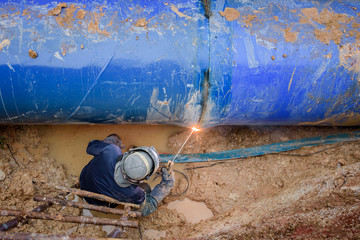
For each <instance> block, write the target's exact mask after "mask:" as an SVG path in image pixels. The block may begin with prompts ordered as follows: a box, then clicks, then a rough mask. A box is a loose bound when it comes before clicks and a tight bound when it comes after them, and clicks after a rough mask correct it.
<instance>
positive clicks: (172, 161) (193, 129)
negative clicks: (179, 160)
mask: <svg viewBox="0 0 360 240" xmlns="http://www.w3.org/2000/svg"><path fill="white" fill-rule="evenodd" d="M195 130H196V128H192V131H191V133H190V134H189V136H188V137H187V139H186V140H185V142H184V144H183V145H182V146H181V148H180V149H179V151H178V152H177V153H176V155H175V157H174V158H173V160H171V161H170V163H174V162H175V159H176V157H177V156H178V155H179V153H180V152H181V150H182V149H183V147H184V146H185V144H186V143H187V141H188V140H189V138H190V137H191V135H192V134H193V132H194V131H195Z"/></svg>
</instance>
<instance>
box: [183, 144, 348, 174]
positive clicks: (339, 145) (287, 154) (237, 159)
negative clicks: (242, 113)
mask: <svg viewBox="0 0 360 240" xmlns="http://www.w3.org/2000/svg"><path fill="white" fill-rule="evenodd" d="M353 142H354V141H349V142H343V143H340V144H338V145H336V146H332V147H327V148H324V149H322V150H319V151H316V152H312V153H306V154H292V153H281V152H279V153H268V154H279V155H285V156H293V157H308V156H311V155H315V154H318V153H321V152H324V151H326V150H329V149H333V148H338V147H341V146H343V145H345V144H348V143H353ZM295 150H298V149H295ZM295 150H293V151H295ZM268 154H264V155H268ZM264 155H259V156H251V157H242V158H233V159H228V160H224V161H219V162H215V163H212V164H210V165H203V166H198V167H189V168H185V170H193V169H201V168H208V167H213V166H216V165H219V164H224V163H227V162H229V161H239V160H244V159H249V158H254V157H261V156H264Z"/></svg>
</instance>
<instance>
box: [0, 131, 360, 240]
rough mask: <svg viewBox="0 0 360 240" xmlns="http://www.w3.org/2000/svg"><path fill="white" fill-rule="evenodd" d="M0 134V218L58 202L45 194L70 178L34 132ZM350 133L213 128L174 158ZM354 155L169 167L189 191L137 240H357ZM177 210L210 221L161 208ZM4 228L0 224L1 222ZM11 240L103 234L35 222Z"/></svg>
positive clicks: (345, 147) (358, 160)
mask: <svg viewBox="0 0 360 240" xmlns="http://www.w3.org/2000/svg"><path fill="white" fill-rule="evenodd" d="M1 130H2V135H1V136H2V137H4V140H2V142H3V143H4V144H3V149H0V157H1V163H0V187H1V193H2V194H1V196H0V206H1V208H9V209H22V210H28V209H32V208H34V207H36V206H38V203H36V202H34V201H32V196H33V195H34V194H39V195H48V196H54V195H56V194H58V192H56V191H54V189H53V188H52V187H51V185H63V186H70V185H71V184H72V183H74V182H75V181H76V179H77V177H73V176H70V175H68V174H66V172H65V170H64V168H63V167H61V166H58V165H57V163H56V162H55V161H54V160H53V159H49V158H48V157H47V156H48V154H47V152H48V149H47V146H46V143H44V141H43V139H41V138H40V137H39V134H38V132H37V128H36V127H30V126H18V127H2V128H1ZM351 130H353V129H348V128H315V127H307V128H299V127H296V128H295V127H262V128H260V127H217V128H212V129H205V130H203V131H201V132H199V133H196V134H194V135H193V136H192V137H191V138H190V140H189V142H188V143H187V145H186V146H185V147H184V149H183V151H182V153H195V152H212V151H224V150H230V149H236V148H245V147H252V146H256V145H261V144H269V143H275V142H281V141H287V140H291V139H298V138H304V137H312V136H319V135H326V134H331V133H337V132H345V131H351ZM189 133H190V132H189V130H185V131H183V132H181V133H178V134H175V135H173V136H172V137H170V139H169V141H168V143H169V148H170V149H171V150H172V152H173V153H175V152H177V150H178V149H179V148H180V146H181V145H182V144H183V142H184V140H185V139H186V137H187V136H188V135H189ZM7 145H8V146H9V147H10V149H11V151H10V149H9V148H8V146H7ZM359 146H360V143H359V142H351V143H344V144H334V145H329V146H319V147H311V148H303V149H300V150H296V151H292V152H291V153H286V154H285V153H282V154H272V155H266V156H261V157H253V158H248V159H240V160H232V161H227V162H225V163H221V164H216V165H211V164H212V163H192V164H175V166H176V168H177V169H179V170H181V171H182V172H184V173H185V174H186V176H187V177H188V178H189V180H190V187H189V189H188V191H187V192H186V193H185V194H183V195H181V196H169V197H167V198H165V200H164V202H163V203H161V204H160V205H159V208H158V210H157V211H156V212H155V213H153V214H151V215H150V216H147V217H144V218H142V219H141V221H140V224H141V232H142V233H143V238H144V239H171V238H198V239H203V238H204V239H239V238H240V239H254V238H255V239H257V238H263V239H269V238H275V239H279V238H280V239H283V238H285V239H294V238H296V239H310V238H315V239H323V238H326V237H330V238H346V239H358V238H359V237H360V230H359V229H360V228H359V226H360V224H359V217H360V214H359V213H360V199H359V194H360V148H359ZM11 152H12V153H13V156H12V154H11ZM312 153H316V154H312ZM290 154H291V155H290ZM14 159H15V160H16V162H15V160H14ZM176 177H177V184H176V186H175V189H173V191H172V194H174V193H181V192H182V191H183V190H184V189H185V187H186V181H185V178H184V177H183V176H182V175H180V174H176ZM175 200H180V201H182V200H184V201H185V200H186V203H191V201H197V202H200V203H201V204H203V203H205V204H206V206H207V208H209V209H210V210H211V212H212V213H213V216H212V217H210V218H208V219H206V220H203V221H201V222H199V223H195V224H193V223H192V222H191V221H189V219H187V216H186V215H185V212H186V211H185V210H184V214H183V213H182V211H181V209H178V211H176V210H170V209H169V208H168V205H169V203H170V202H173V201H175ZM199 211H200V210H199ZM55 212H59V213H62V214H68V215H78V214H80V211H78V210H76V209H72V208H62V207H58V208H54V207H53V208H51V210H50V213H55ZM199 214H201V212H199ZM8 219H10V218H9V217H7V218H5V217H0V220H1V222H4V221H5V220H8ZM11 231H12V232H38V233H48V234H64V233H72V234H74V235H82V236H106V233H105V232H104V231H103V229H102V227H96V226H93V225H78V224H66V223H61V222H53V221H38V220H31V221H29V223H28V224H22V225H21V226H20V227H18V228H16V229H13V230H11ZM123 237H125V238H130V239H139V238H140V235H139V231H138V229H127V230H126V232H125V234H124V236H123Z"/></svg>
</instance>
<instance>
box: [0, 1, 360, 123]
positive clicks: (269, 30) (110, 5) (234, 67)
mask: <svg viewBox="0 0 360 240" xmlns="http://www.w3.org/2000/svg"><path fill="white" fill-rule="evenodd" d="M359 10H360V2H359V1H297V0H287V1H283V0H270V1H262V0H253V1H250V0H248V1H225V0H223V1H195V0H188V1H181V0H172V1H166V2H164V1H154V0H148V1H146V0H133V1H103V0H98V1H88V0H82V1H62V2H49V1H46V0H34V1H31V2H30V1H20V0H13V1H10V0H9V1H1V3H0V48H1V51H0V78H1V80H0V100H1V103H0V123H2V124H23V123H45V124H58V123H60V124H61V123H113V124H124V123H142V124H144V123H156V124H157V123H165V124H176V125H180V126H192V125H196V124H199V125H201V126H202V127H210V126H216V125H251V124H268V125H269V124H277V125H285V124H286V125H294V124H295V125H298V124H300V125H309V124H310V125H318V124H324V125H359V124H360V117H359V110H360V104H359V100H360V97H359V96H360V95H359V94H360V91H359V77H360V76H359V70H360V59H359V56H360V51H359V47H360V45H359V38H360V32H359V26H360V17H359V15H360V11H359Z"/></svg>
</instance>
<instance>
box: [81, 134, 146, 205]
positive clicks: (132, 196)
mask: <svg viewBox="0 0 360 240" xmlns="http://www.w3.org/2000/svg"><path fill="white" fill-rule="evenodd" d="M86 152H87V153H88V154H90V155H93V156H94V158H93V159H92V160H91V161H90V162H89V163H88V164H87V165H86V166H85V167H84V168H83V170H82V171H81V174H80V188H81V189H83V190H86V191H90V192H95V193H100V194H104V195H106V196H109V197H112V198H115V199H117V200H118V201H120V202H128V203H134V204H142V203H143V202H144V200H145V192H144V191H143V190H142V189H141V188H140V187H139V186H137V185H130V186H128V187H125V188H124V187H120V186H119V185H118V184H117V183H116V182H115V180H114V171H115V164H116V162H117V159H118V158H119V157H121V156H122V155H123V153H122V152H121V149H120V148H119V147H118V146H116V145H114V144H109V143H106V142H103V141H99V140H94V141H91V142H90V143H89V145H88V146H87V149H86ZM85 200H86V201H87V202H88V203H90V204H96V205H102V206H105V205H108V204H106V203H105V202H103V201H99V200H96V199H92V198H85Z"/></svg>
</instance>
